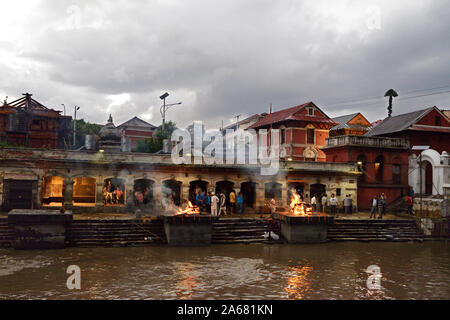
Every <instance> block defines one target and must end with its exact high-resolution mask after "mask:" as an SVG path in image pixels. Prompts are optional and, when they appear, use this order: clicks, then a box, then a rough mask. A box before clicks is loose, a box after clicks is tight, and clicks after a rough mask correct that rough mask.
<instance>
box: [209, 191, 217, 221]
mask: <svg viewBox="0 0 450 320" xmlns="http://www.w3.org/2000/svg"><path fill="white" fill-rule="evenodd" d="M211 195H212V197H211V215H212V216H214V217H216V216H217V205H218V204H219V198H218V197H217V196H216V194H215V193H214V192H211Z"/></svg>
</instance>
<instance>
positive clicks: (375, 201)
mask: <svg viewBox="0 0 450 320" xmlns="http://www.w3.org/2000/svg"><path fill="white" fill-rule="evenodd" d="M377 198H378V196H377V195H374V196H373V198H372V210H370V219H372V217H373V218H374V219H376V217H377V209H378V199H377Z"/></svg>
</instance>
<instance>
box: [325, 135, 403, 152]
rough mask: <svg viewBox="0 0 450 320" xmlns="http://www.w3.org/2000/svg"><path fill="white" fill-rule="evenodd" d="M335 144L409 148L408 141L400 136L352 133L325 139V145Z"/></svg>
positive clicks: (331, 145) (334, 145)
mask: <svg viewBox="0 0 450 320" xmlns="http://www.w3.org/2000/svg"><path fill="white" fill-rule="evenodd" d="M337 146H362V147H374V148H395V149H409V141H408V140H407V139H402V138H386V137H365V136H353V135H347V136H339V137H331V138H328V139H327V145H326V147H337Z"/></svg>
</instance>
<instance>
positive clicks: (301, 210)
mask: <svg viewBox="0 0 450 320" xmlns="http://www.w3.org/2000/svg"><path fill="white" fill-rule="evenodd" d="M290 205H291V214H293V215H296V216H307V215H311V214H312V208H310V207H307V206H306V205H305V204H304V203H303V202H302V201H301V200H300V195H299V194H298V193H296V192H293V193H292V197H291V204H290Z"/></svg>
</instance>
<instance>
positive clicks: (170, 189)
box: [162, 179, 181, 206]
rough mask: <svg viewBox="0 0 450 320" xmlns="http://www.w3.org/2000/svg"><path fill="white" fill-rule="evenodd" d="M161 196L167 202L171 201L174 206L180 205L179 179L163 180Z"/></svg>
mask: <svg viewBox="0 0 450 320" xmlns="http://www.w3.org/2000/svg"><path fill="white" fill-rule="evenodd" d="M162 196H163V197H164V199H165V200H166V201H168V202H169V203H170V202H171V201H173V203H174V204H175V205H176V206H180V205H181V181H177V180H175V179H170V180H165V181H163V183H162Z"/></svg>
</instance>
